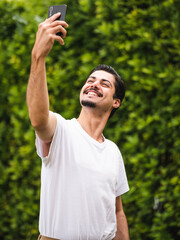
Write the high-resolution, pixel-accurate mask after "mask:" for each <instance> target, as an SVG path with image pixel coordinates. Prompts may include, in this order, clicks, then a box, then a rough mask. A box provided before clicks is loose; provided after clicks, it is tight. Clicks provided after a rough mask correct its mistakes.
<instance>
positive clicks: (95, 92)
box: [83, 88, 103, 97]
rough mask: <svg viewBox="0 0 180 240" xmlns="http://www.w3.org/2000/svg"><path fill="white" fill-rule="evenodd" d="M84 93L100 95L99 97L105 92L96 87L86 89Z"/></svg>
mask: <svg viewBox="0 0 180 240" xmlns="http://www.w3.org/2000/svg"><path fill="white" fill-rule="evenodd" d="M83 93H84V94H87V95H90V96H98V97H103V94H102V93H100V92H99V91H97V90H95V89H92V88H90V89H86V90H85V91H84V92H83Z"/></svg>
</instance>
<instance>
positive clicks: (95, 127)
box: [77, 108, 108, 143]
mask: <svg viewBox="0 0 180 240" xmlns="http://www.w3.org/2000/svg"><path fill="white" fill-rule="evenodd" d="M77 120H78V122H79V123H80V125H81V127H82V128H83V129H84V130H85V131H86V132H87V134H88V135H89V136H91V137H92V138H94V139H95V140H96V141H98V142H100V143H102V142H103V141H104V138H103V130H104V128H105V126H106V123H107V120H108V116H106V115H104V116H100V115H97V114H95V113H94V112H93V111H86V110H84V109H83V108H82V110H81V113H80V115H79V118H78V119H77Z"/></svg>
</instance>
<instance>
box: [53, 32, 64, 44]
mask: <svg viewBox="0 0 180 240" xmlns="http://www.w3.org/2000/svg"><path fill="white" fill-rule="evenodd" d="M52 39H53V40H56V41H58V42H59V43H60V44H61V45H64V40H63V39H62V38H61V37H60V36H58V35H56V34H53V35H52Z"/></svg>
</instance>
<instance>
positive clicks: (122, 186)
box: [116, 151, 129, 197]
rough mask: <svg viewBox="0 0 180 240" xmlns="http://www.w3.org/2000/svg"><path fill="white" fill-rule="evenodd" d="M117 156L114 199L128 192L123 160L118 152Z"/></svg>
mask: <svg viewBox="0 0 180 240" xmlns="http://www.w3.org/2000/svg"><path fill="white" fill-rule="evenodd" d="M118 155H119V156H118V178H117V185H116V197H118V196H120V195H122V194H124V193H126V192H128V191H129V185H128V181H127V176H126V170H125V166H124V162H123V158H122V155H121V153H120V151H119V154H118Z"/></svg>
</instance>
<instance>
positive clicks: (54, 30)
mask: <svg viewBox="0 0 180 240" xmlns="http://www.w3.org/2000/svg"><path fill="white" fill-rule="evenodd" d="M58 32H62V34H63V38H65V37H66V33H67V31H66V29H64V28H63V27H62V26H56V27H54V28H53V29H52V33H54V34H55V33H58Z"/></svg>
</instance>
